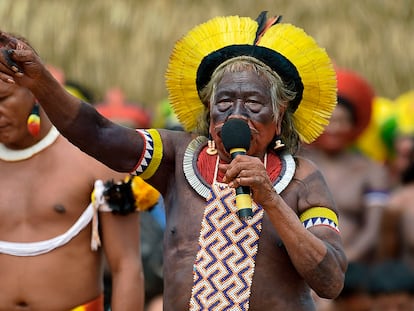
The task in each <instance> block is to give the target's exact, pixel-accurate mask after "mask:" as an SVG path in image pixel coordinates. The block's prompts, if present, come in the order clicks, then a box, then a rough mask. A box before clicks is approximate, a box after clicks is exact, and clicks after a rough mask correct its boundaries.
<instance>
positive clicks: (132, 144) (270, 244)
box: [0, 48, 347, 311]
mask: <svg viewBox="0 0 414 311" xmlns="http://www.w3.org/2000/svg"><path fill="white" fill-rule="evenodd" d="M12 59H13V60H14V61H16V62H17V63H18V65H19V66H21V67H22V71H23V72H24V74H23V75H21V74H16V73H15V72H13V70H11V69H10V68H9V67H8V66H7V65H5V60H4V59H2V58H0V61H1V63H3V65H0V79H3V80H4V81H9V83H13V82H12V81H14V83H19V84H22V85H24V86H26V87H29V88H30V89H31V90H32V92H33V93H34V94H35V95H36V97H37V98H39V100H40V102H41V103H42V105H43V107H44V109H45V110H46V111H47V113H48V115H49V117H50V118H51V120H52V122H53V123H54V124H55V125H56V126H57V127H58V128H59V129H60V130H61V132H62V133H64V135H65V136H66V137H68V138H69V139H70V140H71V141H72V142H73V143H75V144H76V145H77V146H79V147H80V148H81V149H82V150H84V151H86V152H87V153H89V154H91V155H92V156H94V157H96V158H98V159H99V160H100V161H102V162H104V163H105V164H107V165H109V166H110V167H112V168H114V169H118V170H122V171H125V172H128V171H131V170H132V169H133V168H134V166H135V165H136V162H137V159H138V157H139V155H140V154H141V152H142V149H143V141H142V138H141V136H140V135H137V134H136V132H135V131H133V130H129V129H126V128H122V127H119V126H117V125H115V124H113V123H111V122H109V121H108V120H105V119H104V118H103V117H102V116H100V115H99V114H97V113H96V112H95V111H94V109H93V107H91V106H89V105H85V104H80V103H79V101H78V100H76V99H74V98H72V97H71V96H70V95H69V94H67V93H66V92H65V91H64V90H62V89H61V88H60V87H58V85H57V83H56V82H55V81H54V79H53V78H52V77H51V76H50V74H49V73H48V72H47V71H46V70H45V68H44V66H43V65H42V64H41V62H40V60H39V58H38V57H37V56H36V55H34V54H33V52H32V51H30V50H26V48H23V51H15V52H14V53H13V56H12ZM9 79H10V80H9ZM56 103H59V105H57V104H56ZM210 107H211V115H210V116H211V124H210V130H211V132H212V135H213V138H214V140H215V142H216V145H217V148H218V151H219V156H220V158H221V160H222V164H221V165H220V167H219V168H220V170H222V171H223V172H224V174H225V179H224V181H225V182H227V183H228V184H229V186H231V187H237V186H239V185H243V186H249V187H250V188H251V189H252V193H253V199H254V200H255V202H256V203H257V204H260V205H261V206H262V207H263V208H264V210H265V216H264V220H263V229H262V233H261V238H260V242H259V249H258V254H257V258H256V265H255V273H254V276H253V284H252V288H251V297H250V304H249V309H250V310H295V311H297V310H299V311H301V310H315V306H314V303H313V301H312V298H311V292H310V288H312V289H313V290H314V291H315V292H316V293H318V294H319V295H320V296H322V297H327V298H334V297H336V296H337V295H338V294H339V292H340V291H341V289H342V286H343V279H344V271H345V269H346V264H347V261H346V258H345V255H344V252H343V249H342V242H341V238H340V235H339V234H338V233H337V232H336V231H334V230H332V229H331V228H328V227H325V226H316V227H312V228H310V229H309V230H306V229H305V228H304V226H303V225H302V223H301V222H300V220H299V218H298V215H299V214H301V213H302V212H304V211H305V210H307V209H308V208H310V207H313V206H325V207H328V208H331V209H333V210H335V207H334V203H333V200H332V197H331V195H330V192H329V189H328V188H327V186H326V184H325V181H324V179H323V177H322V175H321V174H320V172H319V171H318V169H317V168H316V167H315V166H314V165H313V164H312V163H310V162H309V161H307V160H306V159H304V158H297V159H296V161H297V169H296V173H295V176H294V180H293V181H292V182H291V183H290V184H289V185H288V186H287V188H286V189H285V190H284V191H283V192H282V193H281V194H280V195H278V194H277V193H276V192H275V191H274V190H273V187H272V183H271V181H270V179H269V177H268V176H267V174H266V170H265V167H264V165H263V162H262V160H263V156H264V154H265V150H266V147H267V145H268V144H269V143H270V140H271V139H272V138H273V136H274V135H275V134H276V133H278V132H279V131H280V124H279V123H278V122H276V123H274V122H273V114H272V110H271V102H270V93H269V88H268V84H267V83H266V81H265V80H263V78H261V77H258V76H257V74H256V73H254V72H250V71H248V72H241V73H228V74H225V76H224V77H223V79H222V81H221V82H220V83H219V85H218V86H217V96H216V98H215V101H214V102H212V103H210ZM278 117H279V118H280V116H278ZM228 118H241V119H244V120H245V121H247V122H248V124H249V126H250V128H251V129H252V133H253V135H252V141H251V147H250V149H249V150H248V152H247V155H244V156H238V157H236V158H235V159H234V160H233V161H230V155H229V154H228V153H227V152H226V151H225V150H224V149H223V145H222V143H221V138H220V128H221V125H222V124H223V122H225V120H227V119H228ZM159 132H160V135H161V138H162V140H163V159H162V162H161V164H160V167H159V169H158V170H157V171H156V173H155V174H154V176H153V177H152V178H151V179H150V180H149V182H150V183H151V184H153V185H154V186H155V187H156V188H158V189H159V190H160V191H161V192H162V194H163V195H164V198H165V205H166V210H167V228H166V233H165V238H164V250H165V253H164V269H165V271H164V282H165V287H164V288H165V292H164V310H186V309H187V308H188V304H189V300H190V295H191V288H192V280H193V273H192V268H193V263H194V259H195V256H196V253H197V247H198V242H197V241H198V237H199V231H200V223H201V219H202V216H203V209H204V206H205V200H204V199H203V198H202V197H200V196H199V195H198V194H197V193H196V192H195V191H194V190H193V189H192V188H191V187H190V185H189V184H188V182H187V180H186V179H185V177H184V174H183V168H182V162H183V155H184V151H185V149H186V147H187V145H188V144H189V142H190V141H191V140H192V139H193V137H194V136H193V135H191V134H190V133H186V132H177V131H168V130H160V131H159Z"/></svg>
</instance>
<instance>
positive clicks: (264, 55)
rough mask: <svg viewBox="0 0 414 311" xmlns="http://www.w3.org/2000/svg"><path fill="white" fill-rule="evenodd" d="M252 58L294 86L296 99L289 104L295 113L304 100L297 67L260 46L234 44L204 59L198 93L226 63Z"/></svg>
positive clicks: (199, 70)
mask: <svg viewBox="0 0 414 311" xmlns="http://www.w3.org/2000/svg"><path fill="white" fill-rule="evenodd" d="M238 56H251V57H254V58H256V59H258V60H259V61H261V62H263V63H264V64H266V65H267V66H269V67H270V68H271V69H272V70H273V71H275V72H277V73H278V75H279V76H280V77H281V78H282V80H283V81H284V82H285V83H286V84H288V85H292V87H293V89H294V91H295V92H296V97H295V99H294V100H292V101H291V102H290V104H289V109H290V110H291V111H295V110H296V109H297V108H298V106H299V103H300V101H301V100H302V93H303V83H302V80H301V78H300V76H299V73H298V71H297V69H296V67H295V66H294V65H293V64H292V63H291V62H290V61H289V60H288V59H287V58H286V57H284V56H283V55H282V54H280V53H278V52H276V51H274V50H271V49H268V48H266V47H263V46H259V45H249V44H237V45H236V44H234V45H229V46H225V47H224V48H221V49H219V50H217V51H214V52H212V53H210V54H209V55H207V56H206V57H204V58H203V60H202V61H201V64H200V66H199V67H198V70H197V78H196V84H197V91H198V92H200V91H201V90H202V89H203V88H204V87H205V86H206V85H207V84H208V82H209V81H210V79H211V76H212V75H213V72H214V70H216V68H217V67H218V66H220V64H222V63H224V62H225V61H227V60H229V59H232V58H235V57H238Z"/></svg>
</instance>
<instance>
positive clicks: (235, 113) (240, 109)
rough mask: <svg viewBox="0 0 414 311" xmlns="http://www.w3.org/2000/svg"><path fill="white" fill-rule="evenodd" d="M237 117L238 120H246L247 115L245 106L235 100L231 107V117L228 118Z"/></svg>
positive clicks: (240, 101)
mask: <svg viewBox="0 0 414 311" xmlns="http://www.w3.org/2000/svg"><path fill="white" fill-rule="evenodd" d="M234 117H238V118H240V119H248V117H249V113H248V111H247V109H246V105H245V104H244V102H243V101H242V100H237V101H236V102H235V104H234V106H233V110H232V112H231V116H230V117H229V118H234Z"/></svg>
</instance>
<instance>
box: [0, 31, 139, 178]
mask: <svg viewBox="0 0 414 311" xmlns="http://www.w3.org/2000/svg"><path fill="white" fill-rule="evenodd" d="M0 79H1V80H3V81H5V82H7V83H17V84H19V85H21V86H24V87H27V88H28V89H30V91H31V92H32V93H33V94H34V95H35V97H36V99H37V100H38V101H39V103H40V104H41V105H42V107H43V108H44V110H45V111H46V113H47V115H48V117H49V118H50V120H51V121H52V123H53V124H54V125H55V126H56V127H57V128H58V130H59V131H60V132H61V133H62V134H63V135H64V136H65V137H66V138H68V139H69V141H70V142H72V143H73V144H74V145H76V146H78V147H79V148H80V149H81V150H82V151H84V152H86V153H88V154H89V155H91V156H93V157H94V158H96V159H98V160H99V161H101V162H103V163H105V164H106V165H108V166H109V167H111V168H112V169H115V170H118V171H123V172H129V171H131V170H132V169H133V168H134V167H135V165H136V164H137V161H138V159H139V156H140V155H141V152H142V148H143V140H142V138H141V136H140V135H137V133H136V131H135V130H133V129H129V128H126V127H122V126H119V125H117V124H115V123H113V122H111V121H109V120H108V119H106V118H104V117H103V116H101V115H100V114H99V113H98V112H97V111H96V110H95V108H94V107H93V106H92V105H90V104H88V103H85V102H82V101H80V100H79V99H78V98H76V97H74V96H72V95H71V94H70V93H68V92H67V91H66V90H65V88H64V87H63V86H62V85H61V84H60V83H59V82H58V81H56V80H55V79H54V77H53V76H52V74H50V72H49V71H48V70H47V68H46V67H45V66H44V64H43V63H42V61H41V59H40V57H39V55H38V54H37V53H36V52H35V51H34V49H33V48H31V47H30V45H29V44H28V43H26V42H25V41H24V40H19V39H17V38H14V37H12V36H10V35H9V34H7V33H4V32H1V33H0Z"/></svg>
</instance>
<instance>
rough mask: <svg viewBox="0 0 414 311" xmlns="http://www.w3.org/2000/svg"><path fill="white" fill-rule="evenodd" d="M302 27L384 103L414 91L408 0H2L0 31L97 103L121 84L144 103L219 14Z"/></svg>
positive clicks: (413, 20) (156, 97) (412, 13)
mask: <svg viewBox="0 0 414 311" xmlns="http://www.w3.org/2000/svg"><path fill="white" fill-rule="evenodd" d="M263 10H267V11H269V14H270V15H276V14H281V15H283V21H284V22H289V23H293V24H295V25H297V26H300V27H302V28H304V29H305V31H306V32H307V33H309V34H310V35H312V36H313V37H314V38H315V39H316V40H317V42H318V43H319V44H320V45H322V46H323V47H325V48H326V50H327V51H328V54H329V55H330V56H331V57H332V58H333V60H334V61H335V62H336V63H337V64H338V65H340V66H345V67H349V68H352V69H354V70H357V71H358V72H360V73H361V74H362V75H363V76H365V77H366V78H367V79H368V80H369V81H371V83H372V84H373V85H374V87H375V89H376V91H377V94H378V95H380V96H384V97H388V98H391V99H394V98H396V97H397V96H399V95H400V94H401V93H404V92H406V91H408V90H411V89H414V41H413V39H412V34H413V30H414V0H360V1H355V0H311V1H309V0H287V1H286V0H273V1H271V0H238V1H237V0H233V1H231V0H176V1H174V0H151V1H147V0H117V1H113V0H0V21H1V22H0V25H1V26H0V28H1V29H2V30H4V31H8V32H13V33H17V34H20V35H23V36H24V37H26V38H27V39H29V41H30V42H31V43H32V45H33V46H34V47H35V48H36V49H37V51H38V52H39V54H40V55H41V56H42V58H43V60H44V61H45V62H47V63H51V64H54V65H56V66H59V67H61V68H63V69H64V71H65V73H66V76H67V78H68V79H70V80H75V81H77V82H79V83H81V84H83V85H84V86H86V87H87V88H89V89H90V90H91V91H92V92H93V93H94V95H95V98H96V99H97V100H101V99H102V97H103V96H104V93H105V90H106V89H108V88H109V87H112V86H120V87H121V88H122V89H123V90H124V91H125V92H126V94H127V97H128V99H129V100H132V101H136V102H140V103H141V104H143V105H144V106H146V107H148V108H149V109H152V108H155V105H156V103H157V102H159V101H160V100H161V99H163V98H165V97H166V96H167V93H166V91H165V84H164V73H165V69H166V66H167V62H168V57H169V54H170V52H171V50H172V48H173V45H174V43H175V41H176V40H178V39H179V38H180V37H181V36H182V35H184V34H185V33H186V32H187V31H188V30H189V29H191V28H192V27H193V26H195V25H196V24H199V23H202V22H204V21H206V20H207V19H209V18H211V17H214V16H217V15H244V16H250V17H252V18H255V17H256V16H257V15H258V14H259V13H260V12H261V11H263Z"/></svg>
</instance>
